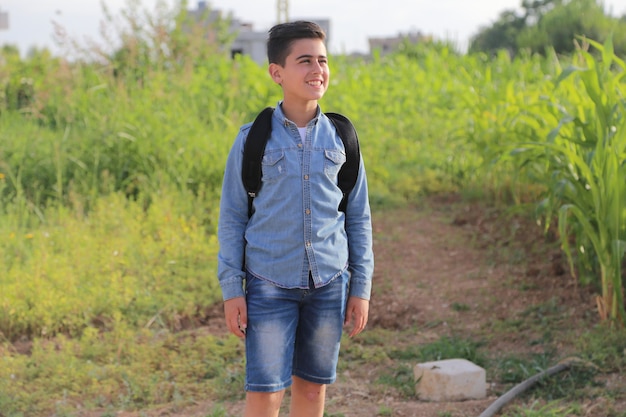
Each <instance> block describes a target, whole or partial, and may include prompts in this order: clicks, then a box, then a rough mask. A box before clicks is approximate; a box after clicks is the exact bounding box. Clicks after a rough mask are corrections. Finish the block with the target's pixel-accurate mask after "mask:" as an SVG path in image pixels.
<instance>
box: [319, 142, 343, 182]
mask: <svg viewBox="0 0 626 417" xmlns="http://www.w3.org/2000/svg"><path fill="white" fill-rule="evenodd" d="M345 162H346V154H345V153H343V152H341V151H338V150H331V149H326V150H325V151H324V173H326V175H327V176H328V177H329V178H336V177H337V174H339V170H340V169H341V166H342V165H343V164H344V163H345Z"/></svg>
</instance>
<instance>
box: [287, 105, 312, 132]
mask: <svg viewBox="0 0 626 417" xmlns="http://www.w3.org/2000/svg"><path fill="white" fill-rule="evenodd" d="M281 107H282V110H283V113H284V114H285V117H287V119H289V120H291V121H292V122H294V123H295V124H296V126H298V127H306V125H307V124H308V123H309V122H310V121H311V119H313V118H314V117H315V115H316V114H317V101H307V102H303V103H293V102H287V101H283V103H282V105H281Z"/></svg>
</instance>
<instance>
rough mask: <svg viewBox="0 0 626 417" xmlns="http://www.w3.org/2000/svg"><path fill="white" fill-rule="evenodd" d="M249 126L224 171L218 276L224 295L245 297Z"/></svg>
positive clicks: (226, 297) (239, 139)
mask: <svg viewBox="0 0 626 417" xmlns="http://www.w3.org/2000/svg"><path fill="white" fill-rule="evenodd" d="M248 130H249V129H244V128H242V129H241V130H240V131H239V134H238V135H237V138H236V139H235V142H234V144H233V146H232V148H231V150H230V153H229V155H228V159H227V161H226V168H225V170H224V180H223V182H222V195H221V198H220V214H219V221H218V228H217V235H218V241H219V244H220V249H219V253H218V260H217V261H218V262H217V270H218V271H217V276H218V280H219V283H220V287H221V289H222V298H223V299H224V300H228V299H231V298H235V297H244V296H245V292H244V289H243V282H244V279H245V276H246V273H245V266H244V259H245V246H246V244H245V232H246V227H247V224H248V194H247V193H246V190H245V188H244V186H243V182H242V180H241V164H242V159H243V144H244V138H245V137H246V136H247V132H248Z"/></svg>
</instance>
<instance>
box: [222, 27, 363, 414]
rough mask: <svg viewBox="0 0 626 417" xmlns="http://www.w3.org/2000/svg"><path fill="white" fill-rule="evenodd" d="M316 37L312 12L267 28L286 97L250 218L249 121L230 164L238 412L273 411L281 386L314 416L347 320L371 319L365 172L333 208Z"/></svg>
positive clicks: (227, 203) (225, 255) (228, 258)
mask: <svg viewBox="0 0 626 417" xmlns="http://www.w3.org/2000/svg"><path fill="white" fill-rule="evenodd" d="M324 40H325V34H324V32H323V30H322V29H321V28H320V27H319V26H318V25H317V24H315V23H312V22H305V21H297V22H290V23H284V24H279V25H276V26H274V27H273V28H272V29H270V32H269V39H268V42H267V50H268V59H269V68H268V69H269V74H270V76H271V78H272V80H274V82H276V83H277V84H278V85H280V86H281V88H282V91H283V99H282V100H281V101H280V102H279V103H278V106H277V107H276V109H275V110H274V112H273V114H272V133H271V136H270V138H269V140H268V142H267V145H266V147H265V151H264V154H263V161H262V188H261V190H260V192H259V194H258V195H257V196H256V197H255V198H254V200H253V210H252V215H251V216H249V213H248V195H247V193H246V190H245V188H244V186H243V183H242V180H241V169H242V158H243V148H244V144H245V141H246V140H247V136H248V133H249V131H250V127H251V123H248V124H246V125H244V126H242V128H241V130H240V132H239V134H238V135H237V138H236V139H235V142H234V144H233V147H232V149H231V152H230V154H229V157H228V160H227V163H226V169H225V173H224V183H223V188H222V198H221V203H220V218H219V227H218V236H219V241H220V252H219V256H218V278H219V281H220V286H221V288H222V295H223V299H224V313H225V318H226V324H227V326H228V328H229V330H230V331H231V332H232V333H233V334H235V335H236V336H238V337H240V338H245V344H246V380H245V390H246V407H245V412H244V416H245V417H252V416H254V417H277V416H278V413H279V410H280V406H281V403H282V400H283V397H284V393H285V389H286V388H288V387H291V407H290V416H291V417H322V416H323V414H324V403H325V396H326V385H327V384H331V383H333V382H334V381H335V379H336V368H337V361H338V355H339V344H340V339H341V334H342V328H343V325H344V324H351V325H352V328H351V329H350V333H349V334H350V337H353V336H356V335H358V334H359V333H360V332H361V331H363V329H364V328H365V325H366V324H367V319H368V311H369V298H370V293H371V285H372V284H371V282H372V274H373V268H374V257H373V252H372V227H371V215H370V206H369V200H368V191H367V179H366V175H365V168H364V166H363V163H362V162H360V165H359V173H358V178H357V182H356V185H355V186H354V188H353V189H352V191H351V192H350V193H349V197H348V202H347V206H346V209H345V212H344V211H340V210H339V209H338V207H339V204H340V202H341V200H342V197H343V194H342V191H341V189H340V188H339V187H338V185H337V178H338V172H339V169H340V168H341V166H342V165H343V164H344V163H345V162H346V152H345V147H344V145H343V142H342V140H341V138H340V137H339V136H338V134H337V131H336V129H335V127H334V125H333V124H332V122H331V121H330V120H329V118H328V117H327V116H326V115H324V113H322V112H321V109H320V106H319V104H318V100H320V99H321V98H322V97H323V96H324V93H325V92H326V90H327V88H328V85H329V80H330V70H329V66H328V57H327V52H326V46H325V44H324ZM361 161H362V159H361Z"/></svg>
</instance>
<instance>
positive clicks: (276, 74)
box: [268, 63, 283, 84]
mask: <svg viewBox="0 0 626 417" xmlns="http://www.w3.org/2000/svg"><path fill="white" fill-rule="evenodd" d="M281 69H282V67H281V66H280V65H278V64H276V63H271V64H270V65H269V68H268V72H269V73H270V77H272V80H274V82H275V83H276V84H280V83H281V82H282V80H283V78H282V73H281Z"/></svg>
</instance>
